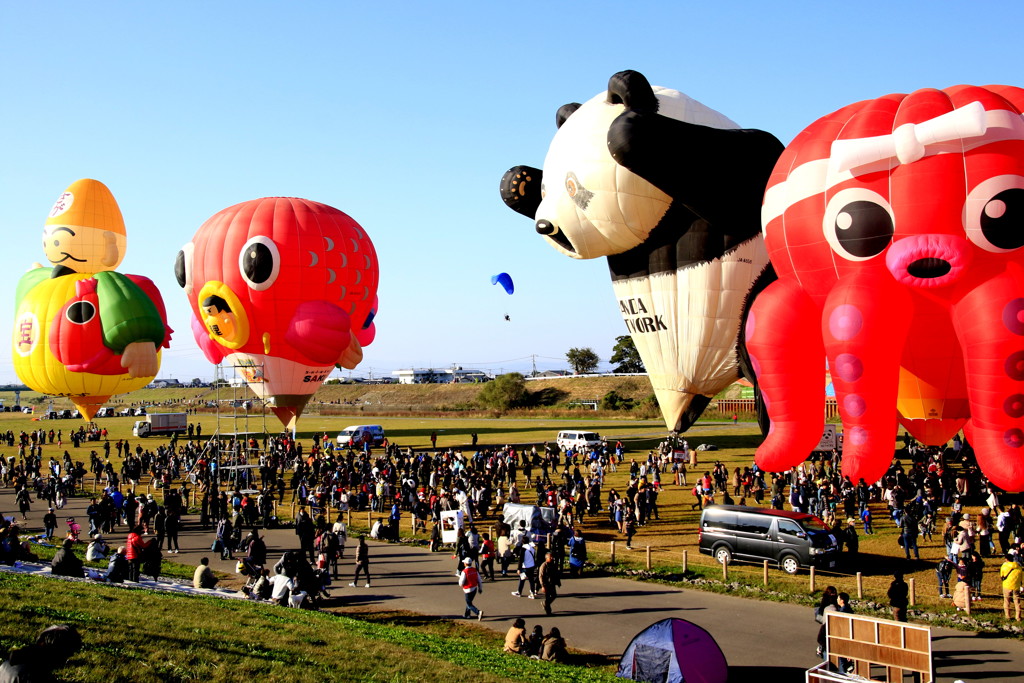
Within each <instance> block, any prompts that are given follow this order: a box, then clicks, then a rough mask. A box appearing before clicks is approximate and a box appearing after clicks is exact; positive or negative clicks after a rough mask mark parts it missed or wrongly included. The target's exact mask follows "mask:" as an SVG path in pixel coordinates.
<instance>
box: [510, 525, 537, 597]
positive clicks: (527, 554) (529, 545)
mask: <svg viewBox="0 0 1024 683" xmlns="http://www.w3.org/2000/svg"><path fill="white" fill-rule="evenodd" d="M527 582H529V584H530V595H529V596H527V597H529V598H530V599H531V600H532V599H534V598H536V597H537V546H536V544H534V542H533V540H532V539H530V540H527V541H526V543H524V544H523V554H522V557H521V559H520V560H519V587H518V588H516V589H515V590H514V591H512V595H514V596H516V597H517V598H518V597H520V596H521V595H522V594H523V586H524V585H526V583H527Z"/></svg>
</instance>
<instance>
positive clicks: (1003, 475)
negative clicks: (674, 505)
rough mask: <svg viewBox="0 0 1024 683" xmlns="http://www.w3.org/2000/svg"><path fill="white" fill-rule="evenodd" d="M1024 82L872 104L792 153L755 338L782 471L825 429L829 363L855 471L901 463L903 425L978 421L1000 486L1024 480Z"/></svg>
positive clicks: (780, 187)
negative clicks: (897, 446) (898, 446)
mask: <svg viewBox="0 0 1024 683" xmlns="http://www.w3.org/2000/svg"><path fill="white" fill-rule="evenodd" d="M1022 110H1024V90H1021V89H1020V88H1015V87H1010V86H987V87H975V86H966V85H961V86H955V87H952V88H947V89H945V90H931V89H926V90H918V91H916V92H914V93H911V94H909V95H901V94H896V95H887V96H885V97H881V98H878V99H875V100H868V101H864V102H858V103H856V104H852V105H849V106H847V107H844V108H843V109H840V110H839V111H837V112H834V113H832V114H829V115H828V116H825V117H824V118H821V119H819V120H818V121H816V122H815V123H813V124H811V125H810V126H809V127H808V128H807V129H805V130H804V131H803V132H802V133H800V135H799V136H797V138H796V139H795V140H794V141H793V143H792V144H790V146H789V147H788V148H787V149H786V151H785V152H784V153H783V155H782V157H781V158H780V159H779V162H778V163H777V164H776V166H775V171H774V173H773V175H772V177H771V179H770V181H769V183H768V188H767V191H766V193H765V201H764V206H763V209H762V225H763V226H764V232H765V240H766V244H767V248H768V254H769V257H770V258H771V261H772V264H773V265H774V267H775V270H776V272H777V273H778V275H779V280H778V281H777V282H775V283H773V284H772V285H771V286H770V287H768V288H767V289H766V290H765V291H764V292H763V293H762V294H761V296H759V297H758V299H757V301H756V302H755V303H754V306H753V308H752V310H751V315H750V319H749V320H748V322H747V326H746V336H747V346H748V350H749V351H750V353H751V357H752V363H753V365H754V366H755V371H756V372H757V374H758V381H759V384H760V387H761V389H762V391H763V394H764V398H765V401H766V403H767V404H768V412H769V415H770V416H771V420H772V430H771V431H770V433H769V435H768V437H767V438H766V439H765V441H764V443H763V444H762V445H761V447H760V448H759V449H758V451H757V462H758V463H759V464H760V465H761V466H762V467H764V468H765V469H769V470H776V471H778V470H782V469H786V468H788V467H791V466H793V465H796V464H798V463H799V462H800V461H802V460H803V458H804V456H805V455H806V454H807V453H809V452H810V451H811V450H812V449H813V448H814V446H815V444H816V442H817V440H818V439H819V437H820V434H821V416H822V414H823V401H824V396H823V395H822V392H821V387H820V382H821V374H822V369H823V367H822V360H821V359H822V357H823V356H825V357H827V359H828V364H829V367H830V369H831V372H832V378H833V382H834V385H835V389H836V399H837V401H838V403H839V411H840V414H841V416H842V419H843V425H844V429H845V434H846V438H845V449H844V453H843V474H845V475H847V476H849V477H850V478H851V479H852V480H853V481H857V479H859V478H864V479H865V480H867V481H873V480H875V479H877V478H878V477H880V476H881V475H882V474H883V473H884V472H885V470H886V468H887V467H888V465H889V463H890V461H891V458H892V452H893V445H894V435H895V432H896V429H897V420H899V421H900V422H902V423H903V424H904V425H905V426H906V427H907V428H908V429H910V430H911V431H913V432H914V433H915V435H917V436H919V437H923V438H925V439H926V440H927V441H928V442H931V443H942V442H945V441H946V440H947V439H949V438H950V437H951V436H953V434H955V433H956V432H957V431H958V430H959V429H960V428H961V427H964V426H965V422H967V420H968V419H969V420H970V423H969V424H968V425H966V428H968V429H969V433H970V436H971V437H972V444H973V445H974V448H975V451H976V452H977V457H978V463H979V465H980V466H981V468H982V470H983V471H984V473H985V474H986V475H987V476H988V477H989V478H990V479H991V481H992V482H994V483H995V484H996V485H998V486H1000V487H1002V488H1005V489H1008V490H1021V489H1024V258H1022V257H1024V251H1022V250H1021V247H1022V246H1024V120H1022V118H1021V111H1022Z"/></svg>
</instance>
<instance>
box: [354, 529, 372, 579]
mask: <svg viewBox="0 0 1024 683" xmlns="http://www.w3.org/2000/svg"><path fill="white" fill-rule="evenodd" d="M359 572H363V573H364V574H366V584H365V585H364V586H363V588H369V587H370V548H369V546H367V545H366V536H360V537H359V545H358V546H356V573H355V576H354V577H353V578H352V583H350V584H349V586H351V587H353V588H355V587H356V584H357V583H359Z"/></svg>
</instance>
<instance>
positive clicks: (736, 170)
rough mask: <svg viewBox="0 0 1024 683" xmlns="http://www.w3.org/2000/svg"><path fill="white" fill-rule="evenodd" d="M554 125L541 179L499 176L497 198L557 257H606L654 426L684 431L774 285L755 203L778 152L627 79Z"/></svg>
mask: <svg viewBox="0 0 1024 683" xmlns="http://www.w3.org/2000/svg"><path fill="white" fill-rule="evenodd" d="M556 123H557V125H558V132H557V133H556V134H555V137H554V139H553V140H552V142H551V147H550V149H549V150H548V154H547V158H546V159H545V160H544V169H543V171H541V170H539V169H535V168H530V167H526V166H517V167H515V168H512V169H510V170H509V171H508V172H507V173H506V174H505V176H504V177H503V178H502V183H501V195H502V199H503V200H504V202H505V203H506V204H507V205H508V206H509V207H510V208H512V209H513V210H515V211H517V212H518V213H521V214H523V215H525V216H527V217H529V218H532V219H534V220H535V226H536V230H537V232H538V233H539V234H540V235H542V236H543V237H544V238H545V240H546V241H547V242H548V243H549V244H550V245H551V246H553V247H554V248H555V249H557V250H558V251H560V252H562V253H563V254H565V255H566V256H569V257H572V258H577V259H590V258H596V257H599V256H606V257H607V258H608V266H609V269H610V271H611V276H612V283H613V288H614V290H615V296H616V298H617V299H618V306H619V310H620V312H621V313H622V318H623V321H624V322H625V324H626V328H627V329H628V330H629V333H630V335H631V336H632V338H633V341H634V343H635V344H636V348H637V351H638V352H639V354H640V357H641V359H642V360H643V362H644V366H645V367H646V368H647V371H648V375H649V376H650V379H651V383H652V384H653V386H654V391H655V394H656V396H657V398H658V402H659V404H660V406H661V410H662V414H663V416H664V418H665V423H666V425H667V426H668V428H669V429H671V430H674V431H683V430H685V429H687V428H688V427H689V426H690V425H691V424H692V423H693V422H694V421H695V420H696V419H697V418H698V417H699V416H700V414H701V413H702V412H703V410H704V408H705V407H706V406H707V404H708V402H709V401H710V399H711V397H713V396H714V395H715V394H717V393H718V392H720V391H722V390H723V389H725V388H726V387H728V386H729V385H730V384H731V383H733V382H734V381H736V380H737V379H738V378H739V377H740V375H741V370H740V355H741V353H740V352H741V349H740V348H739V346H738V340H739V331H740V327H741V320H742V317H743V312H744V310H745V309H746V307H747V305H748V300H749V299H750V298H752V296H753V293H755V292H756V291H757V289H758V288H760V287H762V285H761V280H764V281H765V284H767V282H770V281H771V279H772V277H773V276H772V273H771V270H770V268H769V266H768V256H767V253H766V251H765V248H764V242H763V240H762V238H761V234H760V207H761V198H762V195H763V192H764V187H765V183H766V182H767V179H768V177H769V174H770V173H771V169H772V167H773V165H774V163H775V161H776V159H777V158H778V156H779V154H780V153H781V152H782V144H781V143H780V142H779V141H778V140H776V139H775V138H774V137H773V136H772V135H770V134H768V133H765V132H763V131H758V130H741V129H740V128H739V126H737V125H736V124H735V123H733V122H732V121H731V120H729V119H728V118H726V117H725V116H723V115H722V114H719V113H718V112H716V111H714V110H712V109H710V108H708V107H706V106H704V105H702V104H700V103H699V102H697V101H695V100H693V99H691V98H689V97H687V96H686V95H684V94H682V93H680V92H677V91H675V90H668V89H665V88H652V87H651V85H650V84H649V83H648V82H647V79H646V78H644V76H643V75H641V74H639V73H637V72H635V71H624V72H621V73H618V74H615V75H614V76H612V78H611V80H610V81H609V84H608V91H607V92H604V93H601V94H599V95H597V96H596V97H594V98H593V99H591V100H590V101H588V102H586V103H585V104H582V105H579V104H569V105H565V106H563V107H562V108H561V109H559V111H558V115H557V117H556ZM742 374H744V375H746V376H747V377H751V378H752V377H753V375H752V373H749V372H743V373H742Z"/></svg>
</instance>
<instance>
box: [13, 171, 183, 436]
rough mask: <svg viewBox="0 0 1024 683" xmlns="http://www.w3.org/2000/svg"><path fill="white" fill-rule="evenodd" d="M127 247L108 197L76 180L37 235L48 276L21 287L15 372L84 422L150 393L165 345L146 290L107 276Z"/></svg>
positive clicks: (165, 334)
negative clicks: (116, 398) (67, 404)
mask: <svg viewBox="0 0 1024 683" xmlns="http://www.w3.org/2000/svg"><path fill="white" fill-rule="evenodd" d="M126 245H127V238H126V234H125V225H124V219H123V218H122V216H121V210H120V208H118V206H117V202H116V201H115V199H114V195H113V194H111V192H110V190H109V189H108V188H107V186H106V185H104V184H103V183H101V182H100V181H98V180H92V179H89V178H83V179H82V180H77V181H75V182H74V183H72V184H71V185H70V186H69V187H68V188H67V189H66V190H65V191H64V192H63V193H62V194H61V196H60V197H59V198H58V199H57V202H56V203H55V204H54V205H53V208H52V209H51V210H50V214H49V216H48V217H47V219H46V226H45V228H44V229H43V251H44V253H45V254H46V258H47V260H48V261H49V263H50V266H51V267H42V266H39V267H35V268H33V269H31V270H29V271H28V272H27V273H26V274H25V275H23V276H22V278H21V280H20V281H19V282H18V288H17V293H16V298H17V310H16V313H15V329H14V349H13V350H14V354H13V357H14V369H15V371H16V372H17V374H18V377H19V378H20V379H21V380H22V381H23V382H25V384H27V385H28V386H29V387H31V388H32V389H34V390H36V391H39V392H41V393H44V394H53V395H56V396H68V397H70V398H71V400H72V402H73V403H74V404H75V405H76V406H77V407H78V409H79V410H80V411H81V413H82V415H83V416H84V417H85V418H86V419H87V420H91V419H92V418H93V416H95V414H96V412H97V411H98V410H99V409H100V407H101V406H102V405H103V404H104V403H105V402H106V401H107V399H109V398H110V396H111V394H115V393H117V394H121V393H127V392H129V391H134V390H136V389H141V388H142V387H144V386H146V385H147V384H149V383H150V382H151V381H152V380H153V378H154V377H155V376H156V374H157V371H158V370H159V368H160V349H161V348H163V347H167V346H168V345H169V343H170V339H171V328H170V327H168V326H167V314H166V312H165V311H164V303H163V299H162V298H161V297H160V292H159V291H158V290H157V288H156V286H155V285H154V284H153V283H152V281H150V280H149V279H148V278H145V277H142V276H140V275H124V274H121V273H117V272H115V271H114V269H115V268H117V266H118V265H119V264H120V263H121V260H122V259H123V258H124V254H125V247H126Z"/></svg>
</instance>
